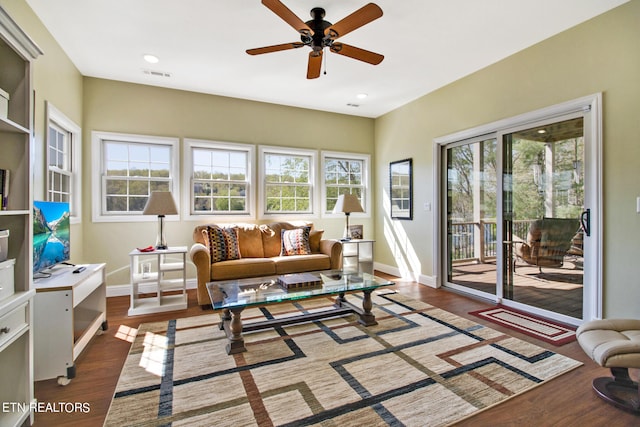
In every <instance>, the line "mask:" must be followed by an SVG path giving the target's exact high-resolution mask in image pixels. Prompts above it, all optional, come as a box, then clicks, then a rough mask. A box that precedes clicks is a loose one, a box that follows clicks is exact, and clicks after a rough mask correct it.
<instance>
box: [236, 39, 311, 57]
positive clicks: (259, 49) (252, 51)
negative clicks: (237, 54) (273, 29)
mask: <svg viewBox="0 0 640 427" xmlns="http://www.w3.org/2000/svg"><path fill="white" fill-rule="evenodd" d="M302 46H304V43H300V42H292V43H283V44H276V45H273V46H265V47H257V48H255V49H247V53H248V54H249V55H261V54H263V53H271V52H279V51H281V50H289V49H297V48H299V47H302Z"/></svg>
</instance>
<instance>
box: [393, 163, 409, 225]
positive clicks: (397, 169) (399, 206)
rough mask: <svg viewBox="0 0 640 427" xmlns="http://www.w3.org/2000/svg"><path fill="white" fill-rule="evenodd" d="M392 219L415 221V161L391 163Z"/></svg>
mask: <svg viewBox="0 0 640 427" xmlns="http://www.w3.org/2000/svg"><path fill="white" fill-rule="evenodd" d="M389 196H390V198H391V212H390V215H391V218H392V219H406V220H413V159H404V160H397V161H394V162H391V163H389Z"/></svg>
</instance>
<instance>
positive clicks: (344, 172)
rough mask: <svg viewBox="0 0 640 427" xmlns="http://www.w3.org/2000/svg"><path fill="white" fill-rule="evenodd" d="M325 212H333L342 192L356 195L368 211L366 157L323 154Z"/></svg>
mask: <svg viewBox="0 0 640 427" xmlns="http://www.w3.org/2000/svg"><path fill="white" fill-rule="evenodd" d="M323 160H324V161H323V165H324V194H325V196H324V213H325V214H326V213H331V212H332V211H333V208H334V207H335V205H336V202H337V200H338V196H340V195H341V194H353V195H355V196H356V197H357V198H358V200H359V201H360V204H361V205H362V206H363V207H364V209H365V211H366V206H367V204H366V185H365V184H366V173H367V161H366V158H364V157H362V156H360V158H357V157H355V155H354V157H350V156H349V155H348V154H344V157H343V156H342V155H340V156H337V155H331V154H326V155H323Z"/></svg>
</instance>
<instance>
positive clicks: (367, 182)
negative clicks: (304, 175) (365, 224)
mask: <svg viewBox="0 0 640 427" xmlns="http://www.w3.org/2000/svg"><path fill="white" fill-rule="evenodd" d="M320 157H321V160H320V161H321V169H320V173H319V174H318V176H319V177H320V181H321V183H320V187H321V202H320V204H321V206H320V209H321V212H322V217H323V218H344V214H343V213H337V214H334V213H333V212H327V211H325V206H326V205H327V203H326V202H327V186H326V183H325V175H324V174H325V171H326V164H327V159H345V160H359V161H362V164H363V168H362V185H363V190H362V194H363V195H364V203H362V209H364V212H354V213H352V214H351V215H352V216H353V217H354V218H370V217H371V198H372V191H371V169H370V168H371V156H370V155H369V154H360V153H346V152H341V151H321V152H320ZM361 202H362V201H361Z"/></svg>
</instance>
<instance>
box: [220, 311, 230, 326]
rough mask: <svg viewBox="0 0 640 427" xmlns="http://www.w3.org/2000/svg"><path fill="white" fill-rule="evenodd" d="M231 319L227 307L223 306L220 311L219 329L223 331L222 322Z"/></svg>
mask: <svg viewBox="0 0 640 427" xmlns="http://www.w3.org/2000/svg"><path fill="white" fill-rule="evenodd" d="M230 321H231V313H230V312H229V309H228V308H225V309H223V310H222V313H220V330H221V331H224V322H230Z"/></svg>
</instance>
